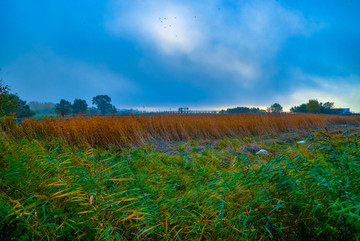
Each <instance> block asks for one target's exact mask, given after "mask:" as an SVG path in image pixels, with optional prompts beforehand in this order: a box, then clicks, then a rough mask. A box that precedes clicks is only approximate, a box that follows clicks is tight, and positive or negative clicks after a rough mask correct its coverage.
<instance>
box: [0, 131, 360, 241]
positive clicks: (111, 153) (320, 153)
mask: <svg viewBox="0 0 360 241" xmlns="http://www.w3.org/2000/svg"><path fill="white" fill-rule="evenodd" d="M268 140H269V141H261V140H260V138H259V137H251V138H249V137H245V138H239V139H235V138H226V139H224V140H221V141H218V142H213V143H211V142H209V143H207V144H204V143H202V141H199V140H191V141H188V142H186V143H179V144H177V145H175V147H174V148H173V149H174V150H175V151H174V152H172V153H171V154H166V153H163V152H159V151H157V150H156V147H154V146H145V147H143V148H139V149H133V150H122V151H119V150H109V149H101V148H91V147H89V148H80V147H73V146H67V145H65V144H64V143H63V142H62V141H60V140H56V139H54V140H53V141H52V142H50V143H49V142H45V141H43V142H42V141H31V140H25V139H14V138H9V137H2V139H1V141H0V142H1V143H0V239H1V240H11V239H13V240H31V239H34V240H136V239H140V240H251V239H252V240H310V239H313V240H351V239H354V240H359V239H360V216H359V215H360V196H359V187H360V166H359V165H360V149H359V133H348V132H346V131H345V132H344V133H343V134H339V135H337V134H327V133H322V132H315V133H313V134H311V135H310V136H308V137H307V143H306V144H305V145H299V144H297V143H296V140H298V139H296V138H293V139H291V138H290V139H287V140H282V139H279V137H277V136H273V137H269V139H268ZM254 146H255V147H259V148H264V149H267V150H269V154H268V155H256V154H255V153H253V152H254V151H253V149H254Z"/></svg>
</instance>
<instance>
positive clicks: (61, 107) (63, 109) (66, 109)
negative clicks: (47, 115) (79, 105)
mask: <svg viewBox="0 0 360 241" xmlns="http://www.w3.org/2000/svg"><path fill="white" fill-rule="evenodd" d="M71 111H72V106H71V103H70V101H67V100H64V99H62V100H60V103H58V104H56V105H55V112H56V113H57V114H59V115H62V116H64V115H71Z"/></svg>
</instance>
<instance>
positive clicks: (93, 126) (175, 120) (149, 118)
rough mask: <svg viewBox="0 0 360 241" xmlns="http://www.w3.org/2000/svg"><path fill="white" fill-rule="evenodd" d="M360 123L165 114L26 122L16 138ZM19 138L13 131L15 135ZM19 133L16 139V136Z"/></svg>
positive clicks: (104, 140) (112, 137)
mask: <svg viewBox="0 0 360 241" xmlns="http://www.w3.org/2000/svg"><path fill="white" fill-rule="evenodd" d="M351 122H356V123H360V118H359V117H348V116H332V115H313V114H264V115H259V114H243V115H210V114H186V115H184V114H163V115H139V116H125V117H109V116H107V117H102V116H97V117H92V118H82V117H79V118H71V119H43V120H40V121H34V120H26V121H24V122H23V124H22V125H21V126H20V127H18V128H17V131H16V133H15V134H16V136H21V137H29V138H36V137H40V138H45V139H51V138H53V137H57V138H61V139H63V140H64V141H65V142H66V143H68V144H71V145H90V146H103V147H124V148H127V147H134V146H139V145H144V144H146V143H149V142H152V141H155V140H162V141H180V140H186V139H219V138H222V137H225V136H232V137H235V136H239V135H250V136H255V135H266V134H276V133H281V132H289V131H298V130H307V129H309V128H324V127H326V126H327V125H328V124H330V123H336V124H345V123H351ZM11 133H12V134H14V130H13V128H12V131H11ZM15 134H14V135H15Z"/></svg>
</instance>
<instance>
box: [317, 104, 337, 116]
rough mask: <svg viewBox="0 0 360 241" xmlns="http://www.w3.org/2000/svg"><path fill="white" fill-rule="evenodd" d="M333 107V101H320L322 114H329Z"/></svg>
mask: <svg viewBox="0 0 360 241" xmlns="http://www.w3.org/2000/svg"><path fill="white" fill-rule="evenodd" d="M333 108H334V102H325V103H320V112H321V113H324V114H331V110H332V109H333Z"/></svg>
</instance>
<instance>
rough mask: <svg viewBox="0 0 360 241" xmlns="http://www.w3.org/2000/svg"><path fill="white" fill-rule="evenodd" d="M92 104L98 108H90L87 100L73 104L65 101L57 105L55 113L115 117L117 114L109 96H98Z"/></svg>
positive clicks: (75, 101) (77, 100) (79, 100)
mask: <svg viewBox="0 0 360 241" xmlns="http://www.w3.org/2000/svg"><path fill="white" fill-rule="evenodd" d="M92 104H93V105H96V107H90V108H89V107H88V104H87V103H86V100H82V99H75V100H74V102H73V103H71V102H70V101H67V100H65V99H62V100H60V103H57V104H56V105H55V107H54V108H55V113H57V114H58V115H61V116H65V115H98V114H100V115H113V114H117V113H118V112H117V110H116V108H115V106H114V105H112V104H111V98H110V97H109V96H108V95H97V96H95V97H94V98H93V99H92Z"/></svg>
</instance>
